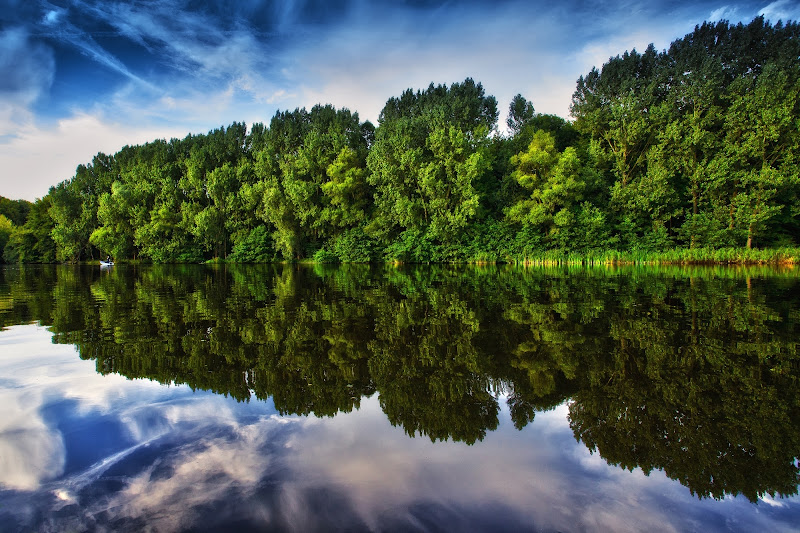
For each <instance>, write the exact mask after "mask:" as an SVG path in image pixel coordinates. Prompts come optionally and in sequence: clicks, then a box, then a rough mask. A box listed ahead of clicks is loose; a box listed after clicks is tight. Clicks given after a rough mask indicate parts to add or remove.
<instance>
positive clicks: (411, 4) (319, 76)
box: [0, 0, 800, 200]
mask: <svg viewBox="0 0 800 533" xmlns="http://www.w3.org/2000/svg"><path fill="white" fill-rule="evenodd" d="M759 14H764V15H765V16H766V17H767V18H768V19H769V20H771V21H772V22H777V20H779V19H782V20H789V19H791V20H798V19H800V3H799V2H796V1H795V0H776V1H772V2H770V1H769V0H764V1H750V0H741V1H728V2H726V1H724V0H723V1H708V0H694V1H683V0H680V1H678V0H654V1H650V2H635V1H614V2H603V1H598V0H566V1H561V2H554V1H552V0H550V1H546V2H542V1H538V0H528V1H522V0H495V1H493V2H481V1H478V0H468V1H461V2H456V1H452V2H446V1H426V0H406V1H400V2H387V1H379V0H373V1H368V0H327V1H323V0H310V1H289V0H285V1H269V0H263V1H262V0H241V1H221V0H220V1H209V2H201V1H194V0H151V1H148V0H139V1H136V2H116V1H109V0H99V1H80V0H74V1H56V0H53V1H44V0H0V195H1V196H6V197H9V198H25V199H28V200H33V199H35V198H38V197H41V196H44V195H45V194H46V193H47V191H48V189H49V187H50V186H52V185H54V184H56V183H58V182H60V181H63V180H65V179H68V178H70V177H72V176H73V175H74V172H75V167H76V166H77V165H78V164H81V163H88V162H89V161H91V158H92V156H93V155H94V154H96V153H97V152H100V151H102V152H105V153H114V152H116V151H117V150H119V149H120V148H121V147H122V146H124V145H126V144H140V143H144V142H147V141H149V140H153V139H157V138H167V139H169V138H171V137H184V136H185V135H187V134H188V133H206V132H207V131H208V130H210V129H212V128H216V127H219V126H227V125H229V124H230V123H231V122H233V121H244V122H246V123H247V124H248V125H249V124H252V123H253V122H265V123H268V122H269V119H270V118H271V117H272V115H273V114H274V113H275V111H276V110H278V109H294V108H296V107H303V106H305V107H311V106H313V105H314V104H317V103H323V104H325V103H330V104H333V105H335V106H337V107H347V108H349V109H351V110H353V111H358V113H359V115H360V116H361V118H362V120H364V119H369V120H372V121H373V122H375V121H377V117H378V114H379V112H380V110H381V108H382V107H383V104H384V103H385V102H386V100H387V99H388V98H389V97H391V96H395V95H399V94H400V93H401V92H402V91H403V90H404V89H406V88H409V87H411V88H415V89H416V88H424V87H426V86H427V85H428V84H429V83H431V82H435V83H447V84H450V83H452V82H455V81H462V80H463V79H464V78H465V77H468V76H469V77H472V78H473V79H475V80H476V81H480V82H481V83H483V85H484V87H485V89H486V91H487V93H489V94H492V95H494V96H495V97H496V98H497V100H498V103H499V107H500V109H501V112H502V114H504V112H505V110H506V109H507V107H508V103H509V102H510V100H511V98H512V97H513V96H514V95H515V94H517V93H521V94H523V95H524V96H525V97H526V98H528V99H529V100H531V101H532V102H533V104H534V107H535V108H536V110H537V111H539V112H544V113H555V114H558V115H561V116H563V117H568V113H569V110H568V109H569V102H570V98H571V96H572V92H573V90H574V88H575V81H576V80H577V78H578V76H580V75H582V74H585V73H586V72H588V71H589V70H590V69H591V67H592V66H598V67H599V66H601V65H602V64H603V63H604V62H605V61H606V60H607V59H608V58H609V57H611V56H614V55H617V54H619V53H622V52H624V51H625V50H629V49H632V48H637V49H640V50H641V49H644V48H645V47H646V46H647V45H648V44H649V43H653V44H655V46H656V48H657V49H659V50H660V49H663V48H666V47H667V46H668V45H669V43H670V42H671V41H672V40H674V39H676V38H679V37H682V36H683V35H685V34H686V33H689V32H691V31H692V29H693V28H694V26H695V25H696V24H699V23H702V22H703V21H705V20H709V21H716V20H720V19H726V20H730V21H731V22H739V21H743V22H747V21H750V20H751V19H752V18H753V17H755V16H756V15H759ZM502 114H501V121H500V122H501V124H502V123H503V122H504V117H503V116H502Z"/></svg>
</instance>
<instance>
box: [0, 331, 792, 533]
mask: <svg viewBox="0 0 800 533" xmlns="http://www.w3.org/2000/svg"><path fill="white" fill-rule="evenodd" d="M0 347H2V352H0V353H2V355H1V356H0V375H2V376H5V378H4V379H3V380H2V382H0V401H2V402H3V405H5V406H9V408H6V409H4V411H3V412H2V413H0V428H2V430H1V431H0V457H2V458H3V461H0V485H1V486H2V489H3V490H2V491H0V521H3V522H5V523H7V524H10V527H11V528H12V529H13V528H14V527H15V526H18V529H39V530H48V529H50V530H63V529H67V528H72V529H77V530H81V529H104V528H110V529H114V530H123V531H125V530H130V531H135V530H141V529H143V528H149V529H152V530H157V531H182V530H187V529H193V530H214V529H221V528H223V527H230V526H231V524H235V525H236V527H237V528H238V529H240V530H247V529H261V530H263V529H272V530H278V531H323V530H350V531H362V530H363V531H381V530H402V531H407V530H420V531H422V530H443V529H448V530H459V531H482V530H488V529H492V530H507V531H534V530H535V531H550V530H552V531H555V530H560V531H642V530H647V531H685V530H692V529H703V530H706V531H714V530H720V531H722V530H726V529H727V528H729V526H731V525H733V527H734V529H740V530H770V531H781V530H784V531H789V530H791V529H792V528H793V524H794V523H795V522H792V518H795V519H796V518H797V516H798V513H800V503H798V500H797V498H793V499H785V500H780V501H772V500H770V501H766V504H767V505H765V506H763V507H759V508H758V509H757V510H755V512H754V508H753V507H752V506H751V505H750V504H749V503H748V502H746V501H744V500H743V499H740V498H731V499H728V500H726V501H723V502H716V501H708V500H705V501H698V500H696V499H695V498H693V497H692V496H691V495H690V494H689V493H688V490H687V489H685V488H684V487H682V486H681V485H680V484H679V483H677V482H674V481H671V480H669V479H667V478H666V476H665V475H663V473H661V472H653V473H651V474H650V475H649V476H645V475H644V474H643V473H642V472H641V471H639V470H634V471H633V472H628V471H625V470H622V469H618V468H615V467H610V466H608V465H607V464H606V463H605V462H604V461H603V460H602V459H600V458H599V456H598V455H592V454H590V453H589V451H588V450H587V449H586V448H585V447H584V446H583V445H582V444H580V443H579V442H576V441H575V439H574V437H573V433H572V430H571V429H570V427H569V424H568V422H567V414H568V406H567V405H562V406H560V407H558V408H557V409H555V410H553V411H549V412H544V413H538V414H537V416H536V419H535V420H534V422H533V423H532V424H530V425H529V426H527V427H526V428H525V429H523V430H522V431H517V430H515V429H514V428H513V425H512V423H511V421H510V417H509V413H508V410H507V407H505V406H504V407H503V409H502V412H501V414H500V417H501V423H500V427H499V428H498V430H497V431H495V432H492V433H490V434H488V435H487V436H486V438H485V439H484V440H483V442H480V443H478V444H476V445H474V446H468V445H465V444H463V443H456V442H437V443H433V442H431V441H430V439H427V438H418V439H410V438H408V437H407V436H406V434H405V432H404V431H403V429H402V428H400V427H392V426H391V424H390V423H389V422H388V421H387V419H386V416H385V414H384V413H383V412H382V410H381V408H380V403H379V399H378V398H377V397H372V398H365V399H363V400H362V403H361V408H360V409H359V410H358V411H354V412H352V413H347V414H340V415H337V416H336V417H333V418H323V419H318V418H305V417H296V416H292V417H281V416H278V415H277V414H276V413H275V410H274V408H273V406H272V405H270V404H269V403H268V402H252V403H250V404H237V403H235V402H234V401H232V400H230V399H227V398H223V397H219V396H214V395H212V394H210V393H196V394H195V393H193V392H192V391H191V390H190V389H189V388H188V387H184V386H178V387H174V386H173V387H163V386H161V385H158V384H154V383H151V382H147V381H141V380H137V381H130V380H126V379H124V378H121V377H119V376H101V375H98V374H96V373H95V372H94V368H93V364H92V363H91V362H88V361H83V360H80V359H79V358H78V357H77V354H76V353H75V351H74V349H73V348H72V347H70V346H62V345H52V344H50V343H49V333H48V332H47V331H46V330H44V329H42V328H37V327H35V326H17V327H14V328H11V329H10V330H7V331H3V332H0ZM501 404H504V402H501ZM54 405H57V406H60V409H61V411H59V413H61V416H60V417H56V416H53V406H54ZM48 413H49V414H48ZM97 420H101V421H102V420H111V421H114V422H115V424H116V425H114V424H106V425H104V426H100V425H98V423H97V422H96V421H97ZM92 421H94V422H92ZM92 423H94V425H92ZM92 427H102V428H106V429H105V430H104V431H108V429H107V428H114V427H118V429H117V430H115V431H116V433H114V432H113V431H112V433H111V434H110V435H109V434H105V435H100V434H97V435H90V436H89V441H90V442H91V441H92V439H94V440H95V441H97V442H100V441H101V440H102V439H103V438H104V439H106V440H110V444H109V445H108V446H107V448H108V453H106V454H105V455H103V456H102V457H101V458H100V459H99V460H97V461H94V462H93V463H91V464H90V465H88V466H85V467H82V468H78V469H76V468H74V466H71V465H73V463H74V462H75V458H74V457H73V455H74V454H78V453H79V452H80V450H79V449H78V448H77V447H76V445H75V442H74V441H75V439H76V436H75V435H74V433H75V432H76V431H77V430H76V429H75V428H78V429H80V428H92ZM101 437H102V438H101ZM12 459H13V460H12ZM773 504H777V505H773Z"/></svg>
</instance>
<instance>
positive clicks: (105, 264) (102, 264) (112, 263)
mask: <svg viewBox="0 0 800 533" xmlns="http://www.w3.org/2000/svg"><path fill="white" fill-rule="evenodd" d="M100 266H101V267H110V266H114V261H100Z"/></svg>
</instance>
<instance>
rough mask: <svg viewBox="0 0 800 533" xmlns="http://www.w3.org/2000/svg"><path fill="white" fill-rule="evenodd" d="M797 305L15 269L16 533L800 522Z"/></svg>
mask: <svg viewBox="0 0 800 533" xmlns="http://www.w3.org/2000/svg"><path fill="white" fill-rule="evenodd" d="M799 289H800V285H798V277H797V275H796V274H795V273H794V272H793V271H771V270H763V269H725V268H716V269H708V268H705V269H704V268H691V269H689V268H672V269H653V268H650V269H591V270H586V269H517V268H510V267H399V268H394V267H368V266H361V265H352V266H343V267H320V266H317V267H311V266H296V265H291V266H282V265H275V266H260V267H246V268H244V267H237V268H234V267H201V266H198V267H114V268H113V269H110V270H100V269H99V268H98V267H64V266H61V267H34V268H29V267H25V268H5V269H3V270H0V326H2V327H3V328H4V330H3V331H0V404H2V405H3V406H4V408H3V410H2V412H0V524H4V526H2V527H0V529H2V530H6V529H7V530H10V531H15V530H31V529H32V530H40V531H48V530H51V531H62V530H66V529H72V530H99V531H102V530H115V531H119V530H122V531H125V530H129V531H135V530H141V529H142V528H146V527H149V528H152V529H153V530H157V531H184V530H199V531H204V530H221V529H233V528H235V529H237V530H260V531H263V530H274V531H315V530H318V531H323V530H347V531H456V530H458V531H485V530H493V531H586V530H590V531H594V530H597V531H607V530H614V531H644V530H647V531H754V530H770V531H797V530H798V529H799V528H798V525H797V524H799V523H800V499H799V498H798V497H797V496H796V493H797V489H798V484H799V483H800V477H799V476H800V470H799V469H798V459H797V458H798V456H800V453H799V452H800V432H798V431H797V429H796V428H797V427H798V422H800V380H799V379H798V378H799V377H800V363H799V362H798V361H799V360H800V359H799V357H800V356H798V353H797V346H798V339H800V329H798V326H797V323H798V322H797V319H798V316H800V315H798V311H799V310H800V290H799Z"/></svg>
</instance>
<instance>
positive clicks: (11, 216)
mask: <svg viewBox="0 0 800 533" xmlns="http://www.w3.org/2000/svg"><path fill="white" fill-rule="evenodd" d="M32 207H33V204H32V203H31V202H28V201H27V200H10V199H8V198H4V197H2V196H0V215H3V216H4V217H6V218H7V219H8V220H10V221H11V223H12V224H14V225H15V226H23V225H24V224H25V221H26V220H28V213H30V211H31V208H32Z"/></svg>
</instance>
